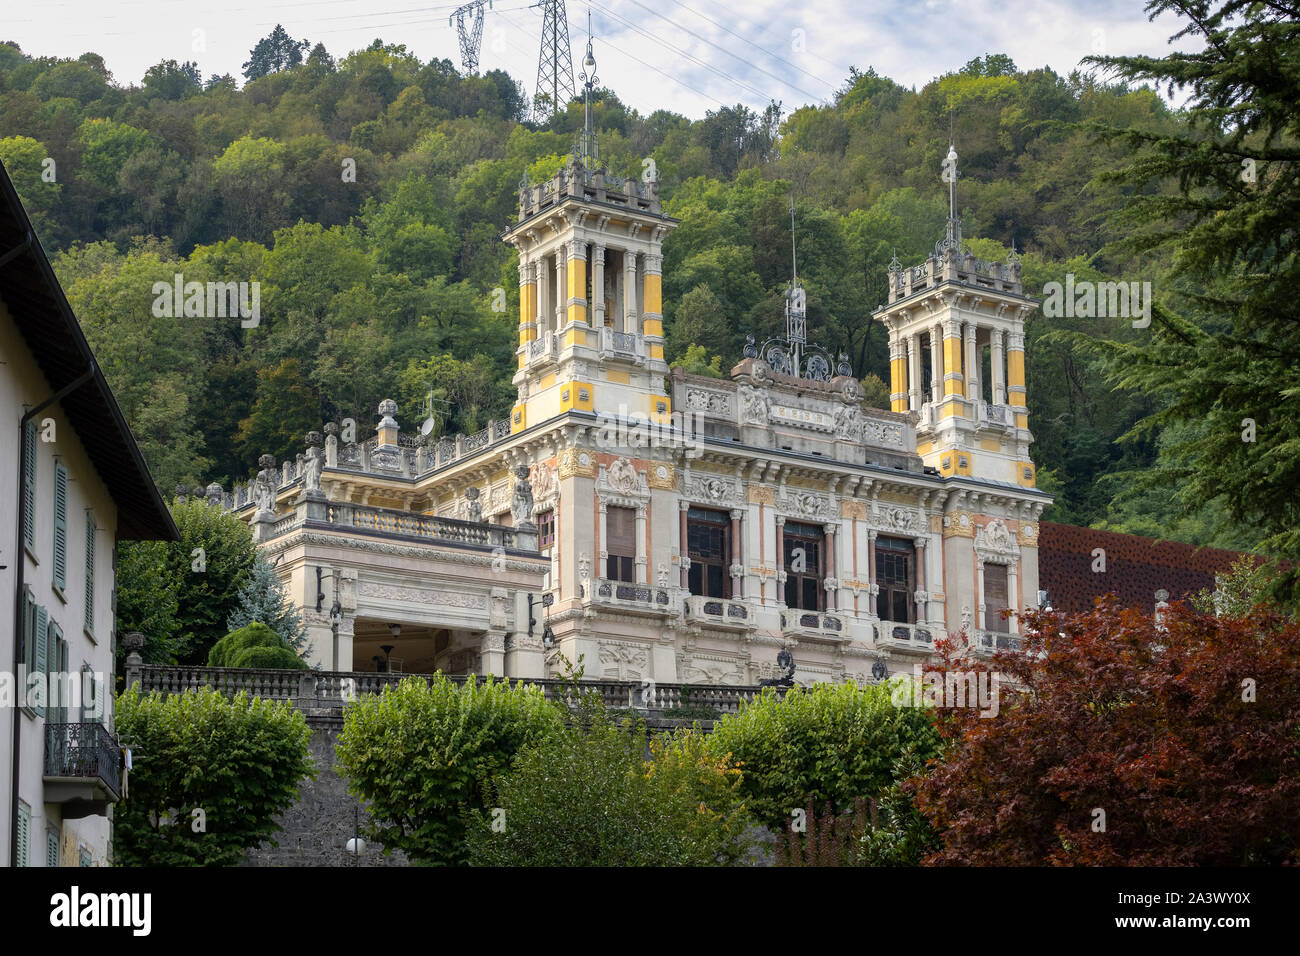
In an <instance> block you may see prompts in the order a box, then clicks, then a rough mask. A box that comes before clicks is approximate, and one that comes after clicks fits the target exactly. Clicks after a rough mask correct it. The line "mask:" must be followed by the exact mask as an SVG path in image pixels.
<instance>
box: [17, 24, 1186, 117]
mask: <svg viewBox="0 0 1300 956" xmlns="http://www.w3.org/2000/svg"><path fill="white" fill-rule="evenodd" d="M527 2H528V0H497V2H496V5H495V8H494V9H491V10H489V11H488V12H487V19H486V21H485V24H486V26H485V30H484V36H483V48H482V54H481V60H480V69H482V70H490V69H505V70H507V71H508V72H509V73H510V74H511V75H512V76H513V77H514V78H515V79H517V80H520V81H522V82H523V83H524V85H525V87H527V89H528V91H529V93H530V94H531V93H532V92H533V89H534V86H535V81H536V74H537V56H538V47H539V41H540V35H541V15H540V12H539V11H537V10H531V9H527V6H526V5H527ZM233 3H235V4H237V6H233V7H232V6H228V5H224V4H218V3H213V2H210V0H199V2H186V3H184V4H179V3H175V2H167V0H122V2H120V3H117V4H114V5H111V6H106V5H104V4H103V3H102V2H101V0H65V2H64V3H61V4H45V5H36V6H34V8H32V9H30V10H28V11H27V16H26V18H25V19H24V20H22V21H16V22H11V23H10V26H9V37H10V38H11V39H13V40H15V41H16V42H18V43H19V44H20V45H21V46H22V48H23V50H24V51H25V52H27V53H28V54H32V55H39V56H65V57H75V56H77V55H79V54H80V53H82V52H84V51H86V50H94V51H95V52H97V53H100V54H102V55H103V56H104V58H105V60H106V61H107V64H108V67H109V69H110V70H112V71H113V72H114V74H115V75H116V77H117V78H118V80H119V81H120V82H123V83H126V82H136V83H139V82H140V78H141V77H142V76H143V75H144V71H145V70H146V69H148V67H149V66H151V65H152V64H154V63H157V62H158V61H159V60H162V59H167V58H171V59H176V60H197V61H198V63H199V67H200V69H201V70H202V71H203V74H204V75H205V76H208V75H211V74H219V73H231V74H233V75H235V76H236V77H238V76H239V75H240V65H241V64H242V63H243V61H245V60H246V59H247V58H248V51H249V50H250V49H251V48H252V47H253V45H254V44H255V43H256V42H257V40H258V39H259V38H261V37H262V36H265V35H266V34H267V33H269V32H270V30H271V28H272V27H273V26H274V25H275V24H276V23H277V22H280V23H283V24H284V26H285V28H286V29H288V30H289V32H290V33H291V34H292V35H293V36H295V37H299V38H301V37H306V38H308V39H310V40H311V41H312V42H313V43H314V42H316V41H317V40H320V41H323V42H324V43H325V45H326V47H327V48H329V50H330V52H331V53H333V54H334V55H335V56H341V55H345V54H346V53H347V52H348V51H350V50H354V49H359V48H361V47H364V46H367V45H368V44H369V43H370V42H371V41H372V40H373V39H374V38H375V37H377V36H378V37H382V38H383V39H384V40H385V42H389V43H405V44H406V45H407V48H408V49H409V50H411V51H412V52H413V53H414V54H416V55H417V56H419V57H420V58H421V59H423V60H428V59H430V58H432V57H446V58H448V59H450V60H452V61H453V62H456V63H459V48H458V45H457V41H456V36H455V32H454V30H453V28H452V27H451V26H450V25H449V24H448V22H447V19H446V16H447V12H448V10H443V9H442V8H441V7H434V8H433V9H432V10H430V9H429V8H427V7H426V8H420V7H417V6H415V5H407V4H404V3H394V2H390V3H374V2H370V0H317V2H313V3H305V2H303V0H264V2H262V3H257V4H254V3H253V2H252V0H233ZM590 8H591V11H592V23H593V28H594V32H595V34H596V40H595V53H596V60H597V73H598V75H599V77H600V80H601V83H602V85H604V86H606V87H609V88H610V89H613V90H614V91H615V92H616V93H618V95H619V96H620V97H621V98H622V99H623V100H624V101H625V102H627V103H629V104H630V105H632V106H634V107H635V108H636V109H638V110H640V111H641V112H642V113H649V112H652V111H654V110H656V109H669V110H672V111H674V112H678V113H684V114H686V115H687V116H691V117H699V116H702V115H703V114H704V112H705V111H706V110H713V109H717V108H718V107H719V106H720V105H731V104H735V103H744V104H745V105H747V106H749V107H750V108H753V109H761V108H762V107H763V106H764V105H766V103H767V101H768V100H769V99H777V100H780V101H781V102H782V104H783V106H784V107H785V109H786V111H787V112H788V111H791V110H793V109H796V108H798V107H799V106H801V105H804V104H807V103H816V102H825V101H827V100H829V99H830V98H832V97H833V96H834V94H835V91H836V90H837V89H839V88H841V87H842V86H843V85H844V83H845V80H846V77H847V76H848V70H849V67H850V66H856V67H857V68H858V69H860V70H865V69H866V68H867V67H868V66H871V67H874V68H875V70H876V72H878V73H881V74H883V75H885V76H888V77H890V78H892V79H894V80H896V81H897V82H899V83H901V84H903V85H904V86H908V87H911V86H916V87H917V88H920V87H921V86H923V85H925V84H926V83H927V82H929V81H930V80H931V79H933V78H934V77H936V76H939V75H941V74H943V73H947V72H951V71H953V70H957V69H959V68H960V67H961V66H963V65H964V64H965V63H966V62H967V61H968V60H970V59H972V58H973V57H976V56H983V55H984V54H987V53H1005V54H1007V55H1008V56H1010V57H1011V58H1012V59H1013V60H1015V62H1016V64H1017V65H1018V66H1019V67H1021V68H1022V69H1031V68H1035V67H1040V66H1050V67H1051V68H1052V69H1054V70H1056V71H1057V72H1058V73H1061V74H1062V75H1065V74H1068V73H1069V72H1070V71H1071V70H1073V69H1075V68H1076V67H1077V66H1078V64H1079V61H1080V60H1081V59H1082V58H1083V57H1085V56H1088V55H1089V54H1091V53H1094V52H1106V53H1114V54H1123V53H1149V54H1156V55H1160V54H1162V53H1164V52H1165V51H1166V50H1167V49H1168V44H1167V41H1168V38H1169V37H1171V36H1172V35H1173V34H1174V33H1176V32H1177V30H1178V29H1179V27H1180V25H1181V24H1180V21H1178V20H1177V19H1176V18H1173V17H1170V16H1164V17H1162V18H1161V19H1159V20H1157V21H1155V22H1154V23H1152V22H1148V20H1147V18H1146V14H1145V12H1144V11H1143V9H1142V4H1141V2H1140V0H903V2H898V0H892V2H883V0H870V2H866V3H863V2H856V3H855V2H845V0H802V2H800V3H798V4H794V3H790V2H789V0H746V2H745V3H743V4H742V3H741V2H740V0H725V2H722V0H711V2H705V0H592V2H591V4H590ZM568 12H569V18H570V19H569V27H570V37H571V42H572V51H573V63H574V72H575V73H577V72H580V71H581V62H582V55H583V51H584V48H585V43H586V17H585V15H584V14H585V6H583V5H579V4H570V5H569V11H568ZM70 24H71V25H73V26H72V28H71V29H69V25H70ZM196 29H199V30H203V31H204V37H205V49H203V50H201V51H199V50H194V49H193V48H192V47H193V41H192V36H193V31H194V30H196ZM1180 46H1181V47H1183V48H1190V47H1191V46H1194V43H1189V42H1188V41H1182V43H1181V44H1180Z"/></svg>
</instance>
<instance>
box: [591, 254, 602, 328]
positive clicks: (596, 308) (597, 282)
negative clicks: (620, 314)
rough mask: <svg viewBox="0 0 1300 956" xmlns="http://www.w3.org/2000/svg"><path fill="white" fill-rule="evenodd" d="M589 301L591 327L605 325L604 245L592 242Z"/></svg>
mask: <svg viewBox="0 0 1300 956" xmlns="http://www.w3.org/2000/svg"><path fill="white" fill-rule="evenodd" d="M591 297H592V298H593V299H594V300H595V301H594V302H592V303H591V316H592V321H591V324H592V327H593V328H597V329H599V328H602V327H603V326H604V325H605V247H604V246H602V245H595V244H593V245H592V247H591Z"/></svg>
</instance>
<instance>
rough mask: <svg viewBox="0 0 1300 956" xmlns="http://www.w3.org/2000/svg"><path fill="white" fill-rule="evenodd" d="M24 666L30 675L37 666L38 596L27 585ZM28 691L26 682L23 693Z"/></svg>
mask: <svg viewBox="0 0 1300 956" xmlns="http://www.w3.org/2000/svg"><path fill="white" fill-rule="evenodd" d="M23 666H24V667H25V668H26V669H27V674H28V676H30V675H31V673H32V671H33V670H34V669H35V668H36V598H34V597H33V596H32V589H31V588H29V587H27V586H26V585H23ZM26 692H27V688H26V684H24V686H23V693H24V694H25V693H26Z"/></svg>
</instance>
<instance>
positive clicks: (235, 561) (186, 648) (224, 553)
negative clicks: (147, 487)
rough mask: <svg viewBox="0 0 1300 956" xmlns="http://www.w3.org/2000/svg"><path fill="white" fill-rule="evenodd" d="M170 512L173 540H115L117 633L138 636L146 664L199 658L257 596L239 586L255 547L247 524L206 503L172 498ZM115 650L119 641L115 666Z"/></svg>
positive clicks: (199, 661)
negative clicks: (243, 605)
mask: <svg viewBox="0 0 1300 956" xmlns="http://www.w3.org/2000/svg"><path fill="white" fill-rule="evenodd" d="M171 513H172V518H173V520H175V522H176V527H177V529H178V530H179V531H180V540H179V541H124V542H122V543H121V544H120V545H119V546H118V547H119V552H118V554H119V565H118V570H117V632H118V634H126V633H128V632H130V631H139V632H140V633H142V634H143V635H144V636H145V646H144V649H143V650H142V651H141V652H140V653H141V656H142V657H143V658H144V662H145V663H146V664H172V663H182V664H203V663H206V662H207V659H208V653H209V651H210V650H211V648H212V645H213V644H215V643H216V642H217V641H219V640H220V639H221V638H223V637H224V636H225V635H226V634H227V633H228V632H229V631H230V630H231V628H230V627H229V626H228V622H229V621H230V619H231V617H232V615H234V614H236V612H237V611H239V609H240V607H241V603H242V601H243V600H244V599H248V600H252V599H253V598H254V597H255V596H256V595H255V594H254V592H252V591H248V590H246V588H247V586H248V583H249V580H250V575H251V572H252V569H253V567H254V565H255V563H256V562H257V560H258V557H257V554H256V547H255V545H254V544H253V536H252V534H251V532H250V531H249V530H248V525H247V524H245V523H244V522H243V521H241V520H239V519H238V518H236V517H235V516H234V515H231V514H227V513H225V512H223V511H222V510H221V509H220V508H216V507H213V506H211V505H208V504H207V503H206V502H203V501H197V500H190V501H186V502H176V503H174V504H172V505H171ZM274 584H275V581H274V579H273V578H272V579H271V581H270V582H269V584H268V586H271V585H274ZM122 657H123V652H122V651H121V648H120V645H119V661H118V664H119V666H121V658H122Z"/></svg>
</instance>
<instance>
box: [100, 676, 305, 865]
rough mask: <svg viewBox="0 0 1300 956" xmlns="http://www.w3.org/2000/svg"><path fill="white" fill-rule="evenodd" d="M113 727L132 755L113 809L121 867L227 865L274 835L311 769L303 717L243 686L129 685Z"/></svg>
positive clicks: (115, 849)
mask: <svg viewBox="0 0 1300 956" xmlns="http://www.w3.org/2000/svg"><path fill="white" fill-rule="evenodd" d="M117 733H118V736H119V738H120V739H121V741H122V744H123V746H126V747H130V748H131V751H132V757H133V759H132V763H133V768H132V770H131V772H130V783H129V789H130V793H129V796H128V797H127V799H125V800H123V801H122V802H121V803H119V804H118V805H117V808H116V809H115V811H114V816H113V823H114V831H113V847H114V852H115V854H116V857H117V860H118V862H119V863H122V864H124V865H126V866H233V865H235V864H237V863H238V862H239V861H240V860H241V859H242V857H243V855H244V853H245V851H247V850H249V849H253V848H255V847H258V846H260V845H262V844H263V843H264V842H267V841H268V840H270V839H271V838H272V837H273V835H274V834H275V833H276V831H278V830H279V829H280V828H279V825H278V824H277V823H276V822H275V817H276V816H277V815H278V814H280V813H283V812H284V811H285V810H287V809H288V808H289V807H290V806H292V805H293V803H294V801H295V800H297V798H298V785H299V782H300V781H301V780H302V779H303V778H304V777H311V776H314V775H315V771H314V768H313V767H312V763H311V756H310V751H309V750H308V741H309V739H310V737H311V732H310V731H309V730H308V729H307V722H306V720H305V719H304V718H303V716H302V714H301V713H299V712H298V711H295V710H294V709H293V708H292V707H290V706H289V705H288V704H286V703H280V702H276V701H266V700H259V699H257V698H253V699H251V700H250V699H249V698H248V696H247V695H246V694H244V693H243V692H241V693H239V694H237V695H236V696H235V697H234V698H227V697H223V696H222V695H221V694H219V693H217V692H216V691H214V690H211V689H209V688H204V689H201V690H197V691H187V692H186V693H184V694H173V695H171V696H162V695H160V694H157V693H154V694H150V695H148V696H141V695H140V693H139V690H138V689H137V688H131V689H130V690H128V691H127V692H126V693H124V694H123V695H122V696H120V697H119V698H118V700H117Z"/></svg>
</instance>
